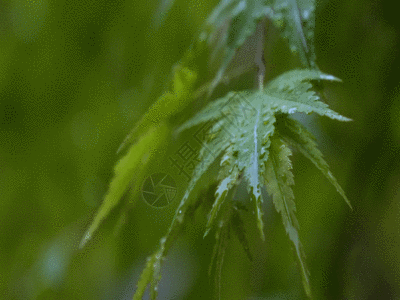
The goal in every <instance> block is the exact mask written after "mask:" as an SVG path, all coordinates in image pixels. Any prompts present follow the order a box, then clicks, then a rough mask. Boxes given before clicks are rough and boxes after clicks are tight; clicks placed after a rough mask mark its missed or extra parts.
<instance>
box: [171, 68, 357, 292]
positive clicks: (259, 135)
mask: <svg viewBox="0 0 400 300" xmlns="http://www.w3.org/2000/svg"><path fill="white" fill-rule="evenodd" d="M311 80H331V81H338V80H339V79H337V78H335V77H333V76H331V75H326V74H324V73H321V72H319V71H314V70H294V71H290V72H287V73H285V74H283V75H281V76H279V77H278V78H276V79H275V80H273V81H271V82H270V83H269V84H268V85H267V87H266V88H265V89H264V90H261V91H243V92H238V93H235V92H231V93H228V94H227V96H226V97H223V98H220V99H217V100H216V101H214V102H212V103H210V104H209V105H208V106H207V107H205V108H204V110H203V111H201V112H200V113H199V114H198V115H196V116H194V117H193V118H192V119H191V120H189V121H188V122H186V123H185V124H183V125H182V126H181V127H180V128H179V130H178V131H179V132H180V131H183V130H185V129H187V128H190V127H192V126H196V125H198V124H201V123H204V122H214V126H212V127H211V129H210V130H209V137H210V138H209V141H213V142H214V143H215V141H219V146H217V147H215V148H212V147H211V148H210V149H211V152H212V151H213V150H215V151H217V153H218V155H214V156H212V157H211V158H214V159H215V158H216V157H219V154H220V153H221V151H224V154H223V156H222V158H221V171H220V178H221V181H220V183H219V185H218V188H217V190H216V193H215V197H216V199H215V202H214V205H213V207H212V209H211V211H210V214H209V219H208V223H207V228H206V233H205V234H207V233H208V232H209V231H210V230H211V229H212V228H213V227H215V224H216V220H218V218H219V216H220V215H221V214H222V213H220V210H221V207H222V206H223V205H224V202H225V201H228V200H230V199H231V198H232V197H229V196H228V195H229V191H230V190H231V189H232V188H233V187H234V186H236V185H237V182H238V177H239V176H238V175H239V174H243V178H244V179H245V180H246V181H247V183H248V192H249V194H250V197H251V200H252V202H253V203H254V207H255V211H256V216H257V226H258V228H259V230H260V234H261V237H262V238H264V234H263V221H262V211H261V202H262V201H263V200H262V196H261V187H262V185H264V186H265V187H266V189H267V191H268V193H269V194H271V195H272V198H273V202H274V205H275V207H276V209H277V211H278V212H279V213H280V214H281V215H282V221H283V224H284V227H285V229H286V232H287V234H288V235H289V238H290V240H291V241H292V242H293V244H294V247H295V251H296V255H297V257H298V261H299V265H300V268H301V273H302V277H303V283H304V287H305V291H306V293H307V294H308V295H310V294H311V289H310V284H309V278H308V271H307V268H306V264H305V261H304V258H303V250H302V247H301V243H300V238H299V234H298V222H297V220H296V217H295V215H294V212H295V210H296V208H295V202H294V195H293V192H292V190H291V187H290V186H291V185H293V183H294V180H293V175H292V173H291V171H290V170H291V163H290V159H289V156H290V154H291V151H290V149H289V148H288V145H291V146H294V147H296V148H297V149H298V150H299V151H300V152H301V153H303V154H304V155H305V156H306V157H307V158H309V159H310V160H311V161H312V162H313V163H314V164H315V165H316V166H317V168H318V169H320V170H321V171H322V173H323V174H324V175H325V176H326V177H327V178H328V180H329V181H330V182H331V183H332V184H333V185H334V186H335V187H336V189H337V190H338V192H339V193H340V194H341V195H342V196H343V198H344V199H345V201H346V202H347V203H348V204H349V205H350V202H349V201H348V199H347V198H346V196H345V194H344V192H343V190H342V189H341V187H340V186H339V184H338V183H337V181H336V179H335V178H334V177H333V175H332V173H331V172H330V171H329V168H328V165H327V164H326V162H325V161H324V159H323V158H322V154H321V152H320V151H319V150H318V149H317V147H316V144H315V141H314V138H313V137H312V135H311V134H310V133H309V132H308V131H307V130H306V129H305V128H304V127H303V126H302V125H301V124H300V123H299V122H298V121H296V120H293V119H291V118H289V114H291V113H294V112H303V113H307V114H310V113H312V112H315V113H317V114H319V115H321V116H328V117H330V118H332V119H336V120H340V121H350V119H348V118H346V117H343V116H341V115H339V114H338V113H336V112H334V111H333V110H331V109H329V108H328V106H327V105H326V104H325V103H323V102H322V101H320V97H319V96H318V94H317V93H316V92H315V91H313V90H312V89H311V88H312V84H311V83H310V81H311ZM209 146H210V145H208V147H209ZM211 146H212V145H211ZM203 158H204V157H202V155H200V159H203ZM208 159H210V156H208ZM205 171H206V168H204V167H200V168H199V169H198V172H200V173H203V172H205ZM195 180H196V179H195V178H194V179H193V180H192V183H191V184H195ZM227 199H228V200H227ZM184 202H185V199H182V203H181V206H182V207H183V206H184ZM350 207H351V206H350Z"/></svg>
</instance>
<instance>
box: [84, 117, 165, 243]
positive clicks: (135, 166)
mask: <svg viewBox="0 0 400 300" xmlns="http://www.w3.org/2000/svg"><path fill="white" fill-rule="evenodd" d="M169 134H170V129H169V128H168V127H167V125H166V124H164V123H161V124H160V125H159V126H154V127H152V128H150V130H148V132H147V133H146V134H145V135H143V136H142V137H141V138H140V140H139V141H138V142H137V143H136V144H134V145H133V146H132V147H131V148H130V150H129V151H128V153H127V154H126V155H125V156H124V157H123V158H122V159H121V160H120V161H119V162H118V163H117V165H116V166H115V169H114V171H115V175H114V178H113V179H112V181H111V183H110V186H109V189H108V192H107V194H106V195H105V197H104V201H103V203H102V204H101V206H100V208H99V210H98V212H97V213H96V215H95V217H94V220H93V222H92V224H91V225H90V227H89V229H88V230H87V231H86V233H85V235H84V237H83V239H82V241H81V244H80V247H83V246H84V245H85V244H86V242H87V241H88V240H89V239H90V238H91V237H92V235H93V233H94V232H95V231H96V230H97V228H98V227H99V225H100V224H101V222H102V221H103V220H104V218H106V217H107V215H108V214H109V213H110V211H111V210H112V209H113V208H114V207H115V206H116V205H117V204H118V202H119V201H120V199H121V197H122V196H123V194H124V193H125V192H126V190H127V189H128V187H129V186H130V185H131V190H132V191H133V192H136V191H138V190H139V186H140V184H141V182H139V181H136V182H132V178H133V177H134V175H136V176H137V178H140V176H139V175H140V174H143V172H144V171H145V169H146V164H147V162H148V161H149V159H151V157H152V156H153V155H155V152H156V151H157V149H158V148H159V147H161V146H162V145H163V143H164V142H165V141H166V138H167V136H168V135H169ZM133 199H136V198H135V197H133Z"/></svg>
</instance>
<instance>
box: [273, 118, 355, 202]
mask: <svg viewBox="0 0 400 300" xmlns="http://www.w3.org/2000/svg"><path fill="white" fill-rule="evenodd" d="M278 124H279V126H280V128H281V131H282V132H284V140H285V141H286V142H287V143H289V144H290V145H292V146H294V147H295V148H297V149H298V150H299V151H300V152H301V153H302V154H303V155H304V156H305V157H307V158H308V159H309V160H310V161H311V162H312V163H313V164H314V165H315V166H316V167H317V168H318V169H319V170H320V171H321V172H322V174H324V176H325V177H326V178H327V179H328V180H329V181H330V182H331V183H332V185H333V186H334V187H335V188H336V190H337V191H338V192H339V194H340V195H341V196H342V197H343V198H344V200H345V201H346V203H347V204H348V205H349V206H350V208H352V207H351V204H350V201H349V199H347V197H346V195H345V193H344V191H343V189H342V188H341V187H340V185H339V184H338V182H337V180H336V178H335V177H334V176H333V174H332V173H331V171H329V166H328V164H327V163H326V162H325V160H324V158H323V156H322V153H321V151H319V150H318V148H317V144H316V142H315V138H314V136H313V135H312V134H311V133H310V132H309V131H308V130H307V129H306V128H305V127H304V126H303V125H301V124H300V123H299V122H298V121H296V120H293V119H290V118H282V119H281V121H280V122H278Z"/></svg>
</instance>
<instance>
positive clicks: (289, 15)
mask: <svg viewBox="0 0 400 300" xmlns="http://www.w3.org/2000/svg"><path fill="white" fill-rule="evenodd" d="M314 11H315V0H275V1H274V5H273V9H272V10H269V11H268V13H269V14H268V16H269V17H270V19H271V20H272V21H273V22H274V24H275V25H276V26H277V27H278V28H279V29H280V31H281V34H282V36H283V37H284V38H286V39H288V42H289V47H290V50H291V51H292V52H294V53H298V55H299V57H300V59H301V62H302V64H303V66H304V67H307V68H312V69H315V68H316V64H315V50H314V27H315V13H314Z"/></svg>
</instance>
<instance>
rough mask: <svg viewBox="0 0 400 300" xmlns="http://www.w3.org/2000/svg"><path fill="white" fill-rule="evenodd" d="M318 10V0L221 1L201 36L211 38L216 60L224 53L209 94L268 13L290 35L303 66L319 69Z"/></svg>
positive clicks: (283, 33)
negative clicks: (317, 52) (316, 31)
mask: <svg viewBox="0 0 400 300" xmlns="http://www.w3.org/2000/svg"><path fill="white" fill-rule="evenodd" d="M314 10H315V1H314V0H223V1H221V2H220V3H219V4H218V5H217V6H216V8H215V9H214V11H213V12H212V13H211V15H210V16H209V18H208V19H207V21H206V24H205V29H204V30H203V32H202V33H201V35H200V39H201V40H207V42H208V44H209V45H210V47H212V48H213V53H212V61H213V63H214V61H215V60H216V57H222V60H221V63H220V65H219V68H218V71H217V74H216V75H215V77H214V79H213V81H212V82H211V84H210V86H209V94H211V93H212V91H213V90H214V88H215V87H216V86H217V85H218V84H219V83H220V82H221V80H222V78H223V76H224V74H225V72H226V70H227V68H228V66H229V64H230V62H231V61H232V59H233V58H234V55H235V53H236V51H237V50H238V49H239V48H240V47H241V46H242V45H243V44H244V43H245V41H246V40H247V39H248V38H249V37H250V36H251V35H253V34H254V33H255V31H256V27H257V23H258V22H259V21H260V20H261V19H262V18H265V17H268V18H269V19H270V20H272V22H273V23H274V25H275V26H276V27H278V28H279V30H280V32H281V35H282V36H283V37H284V38H286V39H288V42H289V47H290V50H291V51H292V52H293V53H297V54H298V55H299V57H300V60H301V62H302V64H303V66H304V67H306V68H312V69H317V66H316V63H315V50H314V27H315V14H314ZM266 42H267V43H268V41H266ZM250 59H252V58H250ZM255 59H256V58H255V57H254V62H255Z"/></svg>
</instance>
